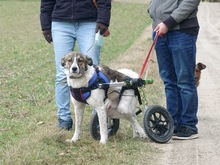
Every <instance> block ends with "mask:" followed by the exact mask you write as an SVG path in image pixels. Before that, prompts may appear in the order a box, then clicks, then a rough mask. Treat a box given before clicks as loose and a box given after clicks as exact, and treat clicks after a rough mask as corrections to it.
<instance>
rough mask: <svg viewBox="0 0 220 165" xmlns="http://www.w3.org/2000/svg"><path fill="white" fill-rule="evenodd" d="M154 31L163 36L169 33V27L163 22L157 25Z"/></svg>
mask: <svg viewBox="0 0 220 165" xmlns="http://www.w3.org/2000/svg"><path fill="white" fill-rule="evenodd" d="M154 31H155V32H158V35H159V36H161V35H164V34H166V33H167V32H168V27H167V26H166V25H165V24H164V23H163V22H161V23H159V24H158V25H157V27H156V28H155V29H154Z"/></svg>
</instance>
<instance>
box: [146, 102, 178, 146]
mask: <svg viewBox="0 0 220 165" xmlns="http://www.w3.org/2000/svg"><path fill="white" fill-rule="evenodd" d="M143 123H144V129H145V132H146V134H147V135H148V137H149V138H150V139H151V140H153V141H155V142H157V143H166V142H168V141H169V140H170V139H171V137H172V135H173V130H174V124H173V119H172V117H171V115H170V113H169V112H168V111H167V110H166V109H165V108H164V107H161V106H159V105H152V106H149V107H148V108H147V109H146V111H145V114H144V119H143Z"/></svg>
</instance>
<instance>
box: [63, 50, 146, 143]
mask: <svg viewBox="0 0 220 165" xmlns="http://www.w3.org/2000/svg"><path fill="white" fill-rule="evenodd" d="M61 64H62V66H63V67H64V70H65V74H66V76H67V83H68V85H69V86H70V90H71V95H72V97H71V100H72V102H73V104H74V112H75V131H74V134H73V137H72V139H68V140H66V141H67V142H71V143H72V142H76V141H77V140H78V139H79V136H80V133H81V126H82V120H83V114H84V110H85V106H86V105H90V106H92V107H93V108H94V109H95V110H96V112H97V115H98V118H99V125H100V141H99V142H100V143H101V144H106V142H107V139H108V133H107V117H110V118H118V119H119V118H124V119H126V120H128V121H129V122H130V123H131V125H132V128H133V138H135V137H141V138H147V136H146V134H145V131H144V129H143V128H142V127H141V126H140V125H139V123H138V121H137V118H136V114H135V109H136V104H137V100H138V99H137V97H136V94H135V93H136V91H135V89H126V90H123V88H122V87H108V89H102V88H99V86H98V85H97V84H96V85H95V83H94V82H96V81H99V83H100V82H101V83H106V82H107V83H108V82H121V81H124V80H126V79H130V78H138V74H137V73H135V72H134V71H132V70H130V69H120V70H113V69H110V68H109V67H107V66H103V65H99V66H97V67H94V65H93V62H92V59H91V58H89V57H88V56H86V55H83V54H81V53H78V52H70V53H68V54H67V55H65V56H64V57H63V58H62V60H61ZM94 77H97V78H94ZM103 77H104V78H103ZM122 90H123V92H122ZM82 96H85V97H86V98H81V97H82Z"/></svg>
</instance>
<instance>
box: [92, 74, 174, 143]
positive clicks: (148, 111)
mask: <svg viewBox="0 0 220 165" xmlns="http://www.w3.org/2000/svg"><path fill="white" fill-rule="evenodd" d="M152 83H153V80H151V79H149V80H143V79H141V78H137V79H130V80H126V81H123V82H116V83H103V84H99V88H102V89H105V88H108V87H126V88H130V89H134V88H136V89H138V88H140V87H143V86H145V85H146V84H152ZM138 97H139V103H140V99H141V97H140V95H139V96H138ZM137 109H138V110H137V112H136V115H139V114H140V113H141V112H142V110H141V108H139V107H138V108H137ZM144 109H145V112H144V117H143V126H144V130H145V133H146V135H147V136H148V137H149V138H150V139H151V140H152V141H154V142H156V143H166V142H168V141H169V140H170V139H171V137H172V135H173V130H174V124H173V120H172V117H171V115H170V114H169V112H168V111H167V110H166V109H165V108H164V107H162V106H159V105H147V103H145V106H144ZM119 125H120V119H113V118H107V127H108V136H112V135H115V134H116V133H117V131H118V129H119ZM90 134H91V136H92V137H93V138H94V139H95V140H99V139H100V131H99V120H98V115H97V113H96V112H93V114H92V117H91V121H90Z"/></svg>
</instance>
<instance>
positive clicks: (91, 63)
mask: <svg viewBox="0 0 220 165" xmlns="http://www.w3.org/2000/svg"><path fill="white" fill-rule="evenodd" d="M86 63H87V64H88V65H89V66H92V65H93V61H92V59H91V58H90V57H88V56H86Z"/></svg>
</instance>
